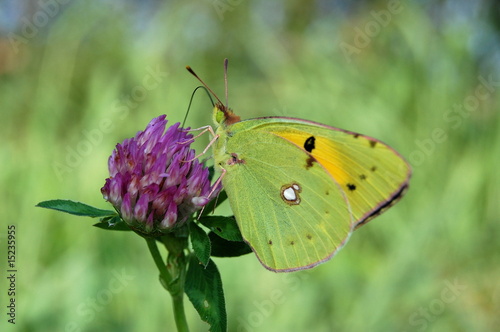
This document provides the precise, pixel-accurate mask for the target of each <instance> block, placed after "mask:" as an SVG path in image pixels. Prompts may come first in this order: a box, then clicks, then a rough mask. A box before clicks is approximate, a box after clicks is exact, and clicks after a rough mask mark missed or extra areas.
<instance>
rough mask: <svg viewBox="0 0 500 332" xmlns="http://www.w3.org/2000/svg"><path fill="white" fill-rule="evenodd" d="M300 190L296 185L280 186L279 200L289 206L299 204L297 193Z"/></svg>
mask: <svg viewBox="0 0 500 332" xmlns="http://www.w3.org/2000/svg"><path fill="white" fill-rule="evenodd" d="M301 191H302V188H301V187H300V186H299V185H298V184H297V183H295V182H294V183H290V184H285V185H283V186H281V198H282V199H283V201H284V202H285V203H287V204H289V205H298V204H300V196H299V193H300V192H301Z"/></svg>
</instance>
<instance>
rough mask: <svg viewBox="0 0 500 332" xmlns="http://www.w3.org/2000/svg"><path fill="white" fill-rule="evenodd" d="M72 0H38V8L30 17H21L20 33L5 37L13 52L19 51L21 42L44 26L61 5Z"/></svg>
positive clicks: (27, 39) (25, 41) (31, 36)
mask: <svg viewBox="0 0 500 332" xmlns="http://www.w3.org/2000/svg"><path fill="white" fill-rule="evenodd" d="M71 1H73V0H39V1H38V2H37V4H38V10H37V11H35V13H34V14H33V15H31V17H26V16H24V17H22V18H21V19H20V22H21V28H20V30H19V33H20V34H17V33H14V32H11V33H9V34H8V36H7V38H8V40H9V43H10V46H11V47H12V49H13V50H14V53H18V52H19V47H20V46H21V44H27V43H28V42H29V41H30V40H31V39H33V38H35V37H36V36H37V35H38V33H39V32H40V30H42V29H43V28H45V27H46V26H47V25H48V24H49V22H50V21H51V20H52V19H53V18H54V17H55V16H56V15H57V14H59V12H60V11H61V9H62V7H63V6H65V5H67V4H68V3H70V2H71Z"/></svg>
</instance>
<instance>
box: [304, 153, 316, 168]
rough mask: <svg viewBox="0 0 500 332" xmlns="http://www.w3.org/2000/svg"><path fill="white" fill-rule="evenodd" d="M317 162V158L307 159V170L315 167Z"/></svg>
mask: <svg viewBox="0 0 500 332" xmlns="http://www.w3.org/2000/svg"><path fill="white" fill-rule="evenodd" d="M315 162H317V160H316V158H314V157H313V156H309V158H307V159H306V169H309V168H311V167H313V163H315Z"/></svg>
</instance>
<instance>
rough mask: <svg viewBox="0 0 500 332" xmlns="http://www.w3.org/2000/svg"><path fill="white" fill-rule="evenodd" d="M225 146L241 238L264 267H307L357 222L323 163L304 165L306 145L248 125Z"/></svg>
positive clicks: (231, 198)
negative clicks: (227, 153)
mask: <svg viewBox="0 0 500 332" xmlns="http://www.w3.org/2000/svg"><path fill="white" fill-rule="evenodd" d="M226 150H227V151H228V152H230V154H232V156H231V157H230V158H229V159H226V160H223V161H222V163H223V164H225V165H223V166H224V168H225V169H226V174H224V176H223V178H222V183H223V185H224V189H225V190H226V192H227V195H228V198H229V202H230V205H231V208H232V210H233V212H234V215H235V217H236V221H237V223H238V226H239V228H240V231H241V233H242V235H243V238H244V239H245V241H246V242H247V243H248V244H249V245H250V247H251V248H252V249H253V250H254V252H255V253H256V254H257V257H258V258H259V260H260V261H261V263H262V264H263V265H264V266H265V267H266V268H268V269H270V270H273V271H293V270H299V269H304V268H309V267H312V266H314V265H317V264H319V263H321V262H323V261H325V260H328V259H329V258H330V257H331V256H332V255H333V254H334V253H335V252H336V251H337V250H338V249H339V248H340V247H341V246H342V245H343V244H344V243H345V242H346V240H347V238H348V237H349V234H350V233H351V232H352V228H353V225H354V221H353V219H352V214H351V212H350V210H349V205H348V203H347V201H346V198H345V197H344V194H343V192H342V190H341V189H340V187H339V186H338V185H337V184H336V183H335V181H334V180H333V178H332V177H331V176H329V174H328V173H327V172H326V171H325V170H324V169H323V168H322V167H321V166H320V165H315V166H313V167H310V168H309V169H306V168H305V167H304V165H303V163H302V161H303V160H304V158H305V157H306V153H305V152H304V151H303V150H302V149H300V148H298V147H297V146H295V144H293V143H291V142H290V141H287V140H285V139H283V138H281V137H278V136H276V135H273V134H270V133H267V132H263V131H259V132H254V131H249V130H246V131H242V132H239V133H237V134H234V136H232V137H231V138H230V139H229V140H228V141H227V145H226ZM228 161H229V165H228V164H227V162H228ZM298 165H300V166H298Z"/></svg>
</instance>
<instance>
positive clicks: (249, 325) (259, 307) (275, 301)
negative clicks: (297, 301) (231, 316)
mask: <svg viewBox="0 0 500 332" xmlns="http://www.w3.org/2000/svg"><path fill="white" fill-rule="evenodd" d="M308 278H309V274H306V273H299V274H286V275H285V276H284V282H283V285H284V286H286V287H283V288H285V290H286V291H283V290H281V289H279V288H275V289H273V290H272V291H271V292H269V297H268V298H267V299H265V300H263V301H253V306H254V307H255V309H254V310H252V311H251V312H250V313H248V314H247V315H246V317H245V318H242V317H238V327H237V330H236V331H238V332H257V331H259V329H258V327H259V326H261V325H262V324H263V323H264V321H265V320H266V319H267V318H269V317H271V315H272V314H273V312H274V310H275V309H276V306H278V305H281V304H283V303H285V301H286V300H287V296H286V293H289V292H293V291H295V290H297V289H299V287H300V285H301V284H302V282H303V281H304V280H306V279H308Z"/></svg>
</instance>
